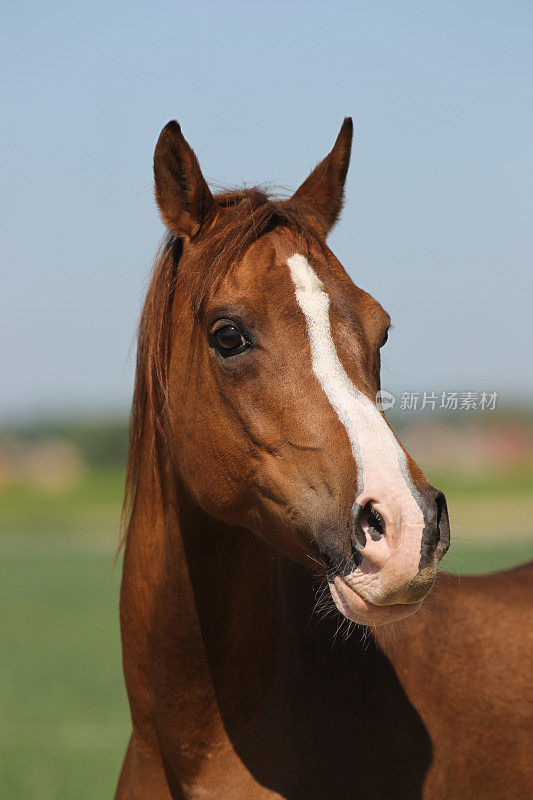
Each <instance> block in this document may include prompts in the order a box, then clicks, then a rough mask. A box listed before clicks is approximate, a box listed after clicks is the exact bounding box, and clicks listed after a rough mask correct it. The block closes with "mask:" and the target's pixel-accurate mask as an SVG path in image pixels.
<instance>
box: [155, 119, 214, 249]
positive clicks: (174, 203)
mask: <svg viewBox="0 0 533 800" xmlns="http://www.w3.org/2000/svg"><path fill="white" fill-rule="evenodd" d="M154 178H155V197H156V200H157V205H158V206H159V210H160V212H161V216H162V218H163V221H164V223H165V225H166V226H167V228H168V229H169V230H170V232H171V233H173V234H174V235H175V236H186V237H192V236H194V235H195V234H196V233H198V231H199V230H200V228H201V226H202V223H203V222H204V220H205V218H206V217H207V216H208V214H209V212H210V211H211V209H212V208H213V206H214V200H213V196H212V194H211V192H210V191H209V187H208V186H207V183H206V182H205V178H204V176H203V175H202V171H201V169H200V165H199V164H198V159H197V158H196V156H195V154H194V152H193V150H192V148H191V147H190V146H189V144H188V143H187V141H186V140H185V138H184V136H183V134H182V132H181V128H180V126H179V125H178V123H177V122H176V121H175V120H174V121H173V122H169V123H168V125H165V127H164V128H163V130H162V131H161V135H160V136H159V139H158V141H157V145H156V148H155V153H154Z"/></svg>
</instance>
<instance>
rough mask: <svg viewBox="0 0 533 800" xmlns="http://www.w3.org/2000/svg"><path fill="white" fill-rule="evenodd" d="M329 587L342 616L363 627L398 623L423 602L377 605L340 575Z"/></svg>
mask: <svg viewBox="0 0 533 800" xmlns="http://www.w3.org/2000/svg"><path fill="white" fill-rule="evenodd" d="M329 587H330V591H331V595H332V597H333V601H334V602H335V605H336V606H337V608H338V610H339V611H340V612H341V614H344V616H345V617H347V618H348V619H351V620H352V621H354V622H357V623H359V624H362V625H365V624H370V625H384V624H386V623H388V622H396V621H398V620H400V619H403V618H404V617H409V616H411V614H414V613H415V611H417V610H418V609H419V608H420V606H421V605H422V601H419V602H416V603H413V604H407V603H396V604H392V605H386V606H379V605H376V604H375V603H372V602H371V601H370V600H367V599H366V598H365V597H363V596H362V595H361V594H359V592H357V591H355V589H352V587H351V586H349V585H348V584H347V583H346V582H345V581H344V580H343V578H342V577H341V576H340V575H337V576H336V578H335V579H334V581H330V582H329Z"/></svg>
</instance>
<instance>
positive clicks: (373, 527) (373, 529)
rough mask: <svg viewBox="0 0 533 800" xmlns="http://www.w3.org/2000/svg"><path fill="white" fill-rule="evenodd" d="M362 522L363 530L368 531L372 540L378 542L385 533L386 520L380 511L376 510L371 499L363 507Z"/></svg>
mask: <svg viewBox="0 0 533 800" xmlns="http://www.w3.org/2000/svg"><path fill="white" fill-rule="evenodd" d="M360 522H361V526H362V528H363V530H364V531H365V533H368V535H369V536H370V538H371V539H372V541H374V542H377V541H379V540H380V539H381V537H382V536H384V535H385V520H384V519H383V517H382V516H381V514H380V513H379V511H376V509H375V508H374V506H373V505H372V501H369V502H368V503H367V504H366V505H365V507H364V508H363V512H362V514H361V519H360Z"/></svg>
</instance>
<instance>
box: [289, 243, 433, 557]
mask: <svg viewBox="0 0 533 800" xmlns="http://www.w3.org/2000/svg"><path fill="white" fill-rule="evenodd" d="M287 263H288V265H289V268H290V271H291V278H292V280H293V282H294V286H295V293H296V300H297V302H298V305H299V306H300V308H301V310H302V311H303V313H304V315H305V319H306V322H307V329H308V333H309V341H310V345H311V358H312V367H313V372H314V373H315V375H316V377H317V379H318V381H319V382H320V385H321V386H322V389H323V390H324V392H325V394H326V396H327V398H328V400H329V402H330V403H331V405H332V407H333V409H334V410H335V413H336V414H337V416H338V418H339V420H340V421H341V422H342V424H343V425H344V428H345V429H346V433H347V434H348V438H349V440H350V445H351V448H352V453H353V456H354V459H355V461H356V464H357V471H358V486H359V495H358V497H357V498H356V499H357V502H358V503H360V505H362V506H364V505H365V504H366V503H367V502H368V501H369V500H374V501H375V504H376V508H377V509H378V510H380V507H381V508H383V509H384V508H385V507H386V508H387V509H388V511H389V514H388V515H387V516H388V521H391V522H394V523H395V524H394V525H393V528H394V529H396V531H397V534H396V535H398V533H399V531H400V528H403V529H404V532H405V527H406V526H409V528H411V531H410V534H411V536H409V539H411V541H409V542H406V541H404V542H403V547H405V548H406V549H407V550H408V551H410V558H409V560H410V561H412V562H413V566H415V564H414V562H415V561H416V568H418V559H419V557H420V538H421V535H422V531H423V528H424V518H423V515H422V511H421V510H420V506H419V505H418V503H417V501H416V498H415V494H417V491H416V489H415V487H414V486H413V485H412V482H411V480H410V476H409V473H408V469H407V463H406V458H405V454H404V452H403V450H402V448H401V447H400V445H399V444H398V442H397V440H396V437H395V436H394V434H393V433H392V431H391V429H390V428H389V426H388V425H387V423H386V422H385V420H384V419H383V417H382V415H381V414H380V412H379V410H378V408H377V406H376V405H375V404H374V403H373V402H372V401H371V400H370V399H369V398H368V397H366V396H365V395H364V394H363V393H362V392H360V391H359V390H358V389H357V388H356V387H355V386H354V384H353V383H352V381H351V380H350V378H349V377H348V375H347V374H346V371H345V369H344V367H343V365H342V363H341V361H340V359H339V356H338V355H337V350H336V348H335V343H334V341H333V337H332V335H331V326H330V319H329V296H328V294H327V293H326V292H325V291H324V287H323V284H322V282H321V281H320V279H319V278H318V276H317V274H316V273H315V271H314V270H313V268H312V267H311V265H310V264H309V262H308V260H307V259H306V258H305V257H304V256H303V255H300V254H299V253H296V254H295V255H293V256H291V257H290V258H289V259H288V261H287ZM391 510H393V513H394V517H395V518H394V520H393V519H391V517H390V512H391ZM384 516H385V515H384ZM413 528H415V529H418V530H417V531H416V533H415V530H413ZM413 534H414V535H413ZM416 534H418V535H416ZM412 540H414V541H412ZM396 543H398V541H397V542H396ZM404 555H405V556H407V555H408V553H407V552H406V553H404ZM402 560H403V559H402Z"/></svg>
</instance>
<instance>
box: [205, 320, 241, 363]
mask: <svg viewBox="0 0 533 800" xmlns="http://www.w3.org/2000/svg"><path fill="white" fill-rule="evenodd" d="M213 336H214V339H215V342H216V344H217V346H218V350H219V352H220V353H221V354H222V355H227V356H229V355H234V354H235V353H241V352H242V351H243V350H246V348H247V347H248V342H247V341H246V339H245V338H244V336H243V335H242V333H241V332H240V330H239V329H238V328H236V327H235V325H229V324H228V325H223V326H222V327H221V328H219V329H218V330H216V331H215V332H214V334H213Z"/></svg>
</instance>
